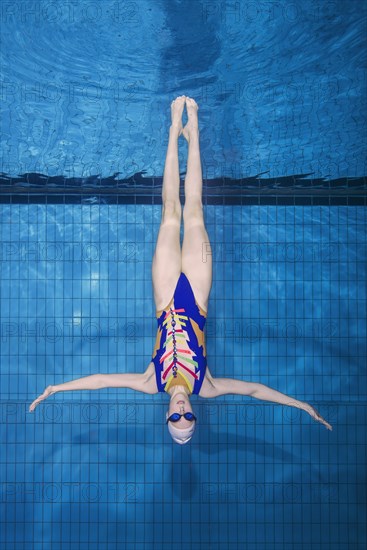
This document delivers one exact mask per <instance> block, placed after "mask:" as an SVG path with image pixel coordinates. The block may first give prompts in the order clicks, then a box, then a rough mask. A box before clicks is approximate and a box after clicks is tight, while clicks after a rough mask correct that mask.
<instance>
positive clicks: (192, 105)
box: [182, 97, 199, 142]
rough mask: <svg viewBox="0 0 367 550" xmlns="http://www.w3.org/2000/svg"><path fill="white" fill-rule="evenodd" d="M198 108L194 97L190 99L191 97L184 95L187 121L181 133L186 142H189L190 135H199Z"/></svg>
mask: <svg viewBox="0 0 367 550" xmlns="http://www.w3.org/2000/svg"><path fill="white" fill-rule="evenodd" d="M198 109H199V106H198V104H197V103H196V101H195V99H192V98H191V97H186V111H187V118H188V121H187V124H186V125H185V127H184V128H183V130H182V133H183V135H184V137H185V139H187V141H188V142H190V138H191V137H193V136H196V137H197V136H198V135H199V122H198Z"/></svg>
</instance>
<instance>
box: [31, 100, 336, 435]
mask: <svg viewBox="0 0 367 550" xmlns="http://www.w3.org/2000/svg"><path fill="white" fill-rule="evenodd" d="M185 107H186V112H187V119H188V120H187V124H186V125H185V126H184V127H183V125H182V113H183V110H184V108H185ZM171 120H172V122H171V126H170V129H169V141H168V148H167V155H166V161H165V167H164V176H163V187H162V203H163V206H162V219H161V225H160V229H159V233H158V238H157V243H156V249H155V252H154V256H153V263H152V280H153V291H154V301H155V306H156V317H157V322H158V330H157V336H156V341H155V345H154V349H153V354H152V359H151V361H150V363H149V365H148V367H147V369H146V371H145V372H144V373H140V374H93V375H91V376H85V377H83V378H79V379H77V380H71V381H70V382H65V383H64V384H58V385H56V386H48V387H47V388H46V389H45V391H44V392H43V393H42V395H40V396H39V397H38V398H37V399H36V400H35V401H33V403H32V404H31V406H30V407H29V410H30V411H31V412H32V411H34V409H35V408H36V406H37V405H38V404H39V403H40V402H41V401H43V400H44V399H46V398H47V397H49V396H50V395H52V394H54V393H57V392H60V391H68V390H97V389H101V388H130V389H133V390H136V391H140V392H144V393H148V394H155V393H158V392H166V393H167V394H168V395H169V396H170V402H169V407H168V411H167V412H166V424H167V427H168V430H169V432H170V434H171V436H172V438H173V440H174V441H175V442H176V443H178V444H180V445H183V444H185V443H188V442H189V441H190V439H191V438H192V436H193V433H194V431H195V425H196V416H195V415H194V413H193V409H192V406H191V403H190V395H191V394H197V395H199V396H200V397H204V398H213V397H218V396H220V395H226V394H237V395H247V396H251V397H255V398H257V399H260V400H263V401H271V402H273V403H280V404H282V405H288V406H291V407H296V408H299V409H302V410H304V411H305V412H306V413H308V414H309V415H310V416H311V417H312V418H313V419H314V420H316V421H317V422H320V423H321V424H324V426H326V428H327V429H329V430H332V427H331V425H330V424H329V423H328V422H326V420H325V419H324V418H323V417H322V416H321V415H320V414H319V413H318V412H317V410H316V409H315V408H314V407H312V406H311V405H309V404H308V403H305V402H303V401H298V400H297V399H294V398H292V397H289V396H288V395H285V394H283V393H280V392H278V391H276V390H274V389H271V388H269V387H268V386H265V385H263V384H258V383H255V382H247V381H243V380H236V379H231V378H215V377H213V376H212V374H211V373H210V371H209V368H208V365H207V358H206V355H207V353H206V343H205V333H204V327H205V322H206V317H207V311H208V300H209V293H210V289H211V285H212V255H211V249H210V242H209V237H208V234H207V232H206V229H205V225H204V217H203V206H202V170H201V161H200V146H199V126H198V105H197V103H196V102H195V100H194V99H191V98H190V97H186V96H180V97H177V99H175V100H174V101H172V103H171ZM181 135H182V136H183V137H184V138H185V139H186V141H187V143H188V159H187V171H186V177H185V204H184V208H183V212H182V209H181V202H180V196H179V189H180V176H179V165H178V139H179V137H180V136H181ZM181 214H183V221H184V238H183V243H182V250H181V246H180V226H181Z"/></svg>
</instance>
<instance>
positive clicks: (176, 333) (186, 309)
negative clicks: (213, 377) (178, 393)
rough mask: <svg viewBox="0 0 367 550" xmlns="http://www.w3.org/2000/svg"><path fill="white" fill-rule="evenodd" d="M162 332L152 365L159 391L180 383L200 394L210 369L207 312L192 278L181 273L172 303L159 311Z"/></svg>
mask: <svg viewBox="0 0 367 550" xmlns="http://www.w3.org/2000/svg"><path fill="white" fill-rule="evenodd" d="M157 322H158V332H157V338H156V343H155V347H154V351H153V357H152V362H153V363H154V366H155V374H156V380H157V388H158V391H159V392H164V391H166V392H167V391H168V390H169V388H170V387H171V386H173V385H176V384H177V383H179V384H182V385H186V386H187V387H188V390H189V392H190V393H196V394H198V393H199V392H200V388H201V385H202V383H203V380H204V378H205V371H206V366H207V360H206V346H205V334H204V327H205V322H206V313H205V311H204V310H203V309H202V308H201V307H200V306H199V305H198V303H197V302H196V300H195V296H194V293H193V291H192V288H191V285H190V283H189V280H188V278H187V277H186V275H185V274H184V273H181V275H180V277H179V279H178V281H177V285H176V289H175V292H174V295H173V298H172V300H171V301H170V303H169V304H168V305H167V306H166V307H165V308H164V309H162V310H161V311H157Z"/></svg>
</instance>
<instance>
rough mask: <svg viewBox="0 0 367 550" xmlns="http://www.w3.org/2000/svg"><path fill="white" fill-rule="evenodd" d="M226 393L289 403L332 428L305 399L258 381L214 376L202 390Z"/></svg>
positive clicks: (212, 394)
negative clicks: (291, 395)
mask: <svg viewBox="0 0 367 550" xmlns="http://www.w3.org/2000/svg"><path fill="white" fill-rule="evenodd" d="M226 394H239V395H249V396H250V397H255V398H256V399H261V400H262V401H271V402H273V403H280V404H281V405H288V406H289V407H297V408H298V409H303V410H304V411H306V412H307V413H308V414H309V415H310V416H312V418H314V420H317V422H321V424H324V426H326V427H327V429H328V430H332V427H331V425H330V424H329V423H328V422H326V420H325V419H324V418H322V416H321V415H320V414H319V413H318V411H317V410H316V409H315V408H314V407H312V405H309V404H308V403H306V402H305V401H298V400H297V399H294V398H293V397H290V396H289V395H286V394H284V393H281V392H279V391H277V390H273V389H272V388H269V387H268V386H265V385H264V384H258V383H256V382H244V381H243V380H235V379H232V378H212V380H211V384H210V386H209V385H208V386H206V391H204V392H201V391H200V395H201V396H202V397H217V396H219V395H226Z"/></svg>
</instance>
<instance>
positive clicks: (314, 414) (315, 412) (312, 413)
mask: <svg viewBox="0 0 367 550" xmlns="http://www.w3.org/2000/svg"><path fill="white" fill-rule="evenodd" d="M306 405H307V408H306V409H305V410H306V411H307V412H308V414H309V415H310V416H312V418H313V419H314V420H316V422H320V423H321V424H324V426H326V427H327V429H328V430H330V431H331V432H332V431H333V427H332V426H331V424H329V423H328V422H326V420H325V418H323V417H322V416H321V414H320V413H319V411H318V410H316V409H315V407H313V406H312V405H309V404H308V403H306Z"/></svg>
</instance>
